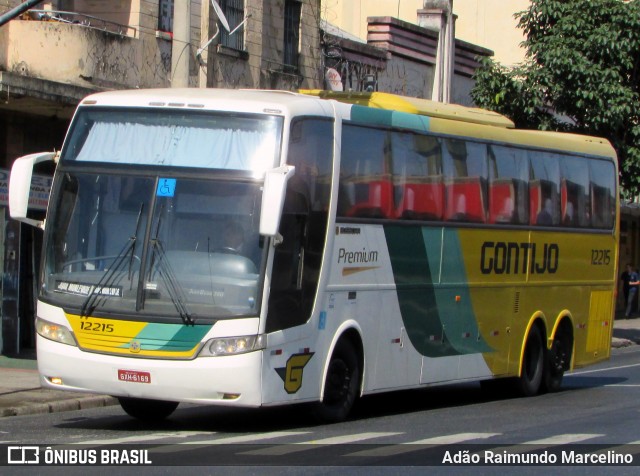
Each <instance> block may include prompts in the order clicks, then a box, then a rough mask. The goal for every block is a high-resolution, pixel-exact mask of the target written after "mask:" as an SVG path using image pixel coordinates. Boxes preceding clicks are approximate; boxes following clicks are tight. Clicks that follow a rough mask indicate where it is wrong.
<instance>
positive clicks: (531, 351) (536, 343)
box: [516, 326, 546, 397]
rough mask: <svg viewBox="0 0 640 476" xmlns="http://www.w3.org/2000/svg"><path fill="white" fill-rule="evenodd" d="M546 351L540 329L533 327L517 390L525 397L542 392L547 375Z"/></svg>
mask: <svg viewBox="0 0 640 476" xmlns="http://www.w3.org/2000/svg"><path fill="white" fill-rule="evenodd" d="M545 349H546V347H545V346H544V343H543V340H542V335H541V333H540V329H539V328H538V326H533V327H532V328H531V331H530V332H529V336H528V337H527V343H526V344H525V346H524V356H523V357H522V373H521V375H520V377H518V379H517V380H516V390H517V391H518V393H519V394H520V395H522V396H524V397H531V396H533V395H536V394H537V393H538V392H539V391H540V388H541V386H542V380H543V377H544V373H545Z"/></svg>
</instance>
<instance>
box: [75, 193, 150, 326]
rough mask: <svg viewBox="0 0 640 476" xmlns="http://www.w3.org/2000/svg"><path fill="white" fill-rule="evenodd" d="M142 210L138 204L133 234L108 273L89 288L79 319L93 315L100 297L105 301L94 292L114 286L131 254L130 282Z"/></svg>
mask: <svg viewBox="0 0 640 476" xmlns="http://www.w3.org/2000/svg"><path fill="white" fill-rule="evenodd" d="M143 208H144V203H140V211H139V212H138V219H137V220H136V227H135V230H134V234H133V235H131V236H130V237H129V239H128V240H127V242H126V243H125V245H124V246H123V247H122V249H121V250H120V253H118V254H117V255H116V256H115V258H114V260H113V266H112V267H110V268H109V271H108V272H106V273H105V274H104V275H103V276H102V277H101V278H100V280H99V281H98V283H97V284H96V285H95V286H93V287H92V288H91V291H89V295H88V296H87V298H86V299H85V301H84V303H82V308H81V309H80V317H86V316H88V315H89V314H91V313H93V311H94V310H95V308H96V307H97V304H98V302H97V301H98V299H99V298H100V297H102V298H103V299H106V297H107V296H106V295H104V294H102V293H101V292H96V291H97V290H100V291H102V290H103V289H105V288H109V287H111V286H112V285H113V284H115V282H114V281H113V279H114V277H115V276H117V273H118V272H119V271H120V269H121V268H122V267H123V264H124V263H125V260H126V258H127V256H128V255H129V254H131V257H130V259H129V273H128V275H129V281H131V270H132V266H133V260H134V257H135V249H136V242H137V241H138V230H139V228H140V219H141V217H142V210H143ZM120 279H122V277H120Z"/></svg>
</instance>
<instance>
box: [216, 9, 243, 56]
mask: <svg viewBox="0 0 640 476" xmlns="http://www.w3.org/2000/svg"><path fill="white" fill-rule="evenodd" d="M220 7H221V8H222V12H223V13H224V15H225V17H227V21H228V22H229V27H230V28H231V31H233V29H234V28H235V27H236V26H238V25H239V24H240V23H242V20H244V0H221V1H220ZM220 44H221V45H224V46H228V47H229V48H233V49H235V50H241V51H242V50H244V29H243V28H240V29H238V31H236V32H235V33H234V34H233V35H229V32H228V31H226V30H225V29H224V28H221V29H220Z"/></svg>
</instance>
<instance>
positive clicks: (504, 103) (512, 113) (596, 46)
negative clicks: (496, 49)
mask: <svg viewBox="0 0 640 476" xmlns="http://www.w3.org/2000/svg"><path fill="white" fill-rule="evenodd" d="M516 18H518V20H519V23H518V26H519V27H520V28H521V29H522V30H523V31H524V33H525V35H526V40H525V41H524V42H523V46H524V47H525V49H526V52H527V53H526V58H527V59H526V62H525V63H523V64H520V65H517V66H515V67H513V68H505V67H503V66H501V65H499V64H497V63H495V62H493V61H492V60H490V59H487V60H485V61H484V63H483V66H482V68H481V69H479V70H478V71H477V73H476V76H475V79H476V85H475V87H474V89H473V91H472V93H471V94H472V97H473V99H474V101H475V102H476V104H478V105H479V106H480V107H485V108H487V109H491V110H494V111H497V112H500V113H502V114H505V115H506V116H508V117H510V118H511V119H512V120H513V121H514V122H515V123H516V125H517V126H518V127H523V128H536V129H550V130H561V131H569V132H576V133H581V134H589V135H594V136H600V137H606V138H607V139H609V140H610V141H611V143H612V144H613V146H614V147H615V148H616V150H617V152H618V160H619V165H620V179H621V180H620V181H621V184H622V187H623V188H624V190H625V193H626V194H627V195H637V194H638V193H639V192H640V0H630V1H623V0H531V5H530V8H529V9H528V10H526V11H524V12H520V13H517V14H516ZM559 118H562V120H560V119H559Z"/></svg>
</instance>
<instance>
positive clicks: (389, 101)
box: [300, 89, 515, 129]
mask: <svg viewBox="0 0 640 476" xmlns="http://www.w3.org/2000/svg"><path fill="white" fill-rule="evenodd" d="M300 92H301V93H302V94H308V95H310V96H318V97H320V98H323V99H335V100H336V101H339V102H345V103H348V104H357V105H359V106H367V107H373V108H378V109H386V110H392V111H399V112H407V113H410V114H419V115H421V116H429V117H437V118H440V119H450V120H453V121H461V122H471V123H473V124H482V125H487V126H496V127H505V128H509V129H513V128H514V127H515V124H514V123H513V122H512V121H511V120H510V119H509V118H507V117H505V116H502V115H501V114H498V113H497V112H493V111H487V110H485V109H479V108H473V107H466V106H460V105H457V104H446V103H441V102H436V101H431V100H429V99H419V98H412V97H405V96H399V95H397V94H390V93H380V92H373V93H366V92H335V91H323V90H319V89H301V90H300Z"/></svg>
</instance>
